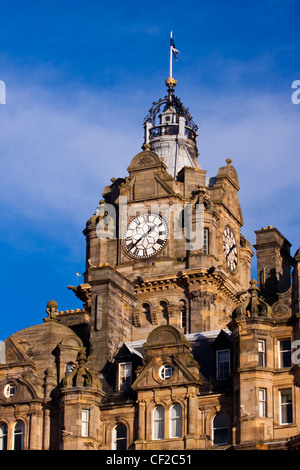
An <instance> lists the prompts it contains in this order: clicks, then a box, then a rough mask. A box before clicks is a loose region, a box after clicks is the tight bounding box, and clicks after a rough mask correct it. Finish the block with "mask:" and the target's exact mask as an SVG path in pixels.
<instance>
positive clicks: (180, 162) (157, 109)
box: [143, 32, 200, 179]
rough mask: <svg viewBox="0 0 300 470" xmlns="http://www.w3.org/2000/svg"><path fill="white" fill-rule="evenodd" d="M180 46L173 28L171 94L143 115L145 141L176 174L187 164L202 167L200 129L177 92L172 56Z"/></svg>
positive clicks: (168, 88)
mask: <svg viewBox="0 0 300 470" xmlns="http://www.w3.org/2000/svg"><path fill="white" fill-rule="evenodd" d="M178 52H179V51H178V50H177V49H176V48H175V44H174V41H173V37H172V32H171V44H170V70H169V75H170V76H169V77H168V78H167V79H166V80H165V84H166V86H167V90H168V94H167V95H165V96H164V98H161V99H159V100H158V101H157V102H154V103H153V105H152V107H151V109H150V110H149V113H148V115H147V116H146V118H145V119H144V129H145V139H144V145H143V148H145V146H149V145H150V149H151V150H152V151H153V152H155V153H156V154H157V155H158V156H159V157H160V158H161V159H162V160H163V162H164V163H165V164H166V166H167V171H168V173H169V174H170V175H171V176H173V178H175V179H176V178H177V176H178V173H179V171H180V170H181V169H182V168H183V167H184V166H188V167H194V168H198V169H200V165H199V163H198V160H197V157H198V149H197V142H196V140H197V130H198V127H197V126H196V124H195V123H194V121H193V118H192V116H191V115H190V113H189V110H188V109H187V108H185V107H184V106H183V104H182V103H181V101H180V99H179V98H177V97H176V96H175V95H174V88H175V86H176V84H177V80H176V78H174V77H172V75H173V65H172V59H173V56H174V57H175V59H176V57H177V54H178Z"/></svg>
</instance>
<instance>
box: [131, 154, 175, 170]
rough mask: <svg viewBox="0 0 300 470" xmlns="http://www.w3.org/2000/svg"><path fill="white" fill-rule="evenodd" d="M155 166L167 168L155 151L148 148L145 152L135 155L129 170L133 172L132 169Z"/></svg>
mask: <svg viewBox="0 0 300 470" xmlns="http://www.w3.org/2000/svg"><path fill="white" fill-rule="evenodd" d="M153 167H162V168H166V165H165V164H164V163H163V161H162V160H161V159H160V158H159V156H158V155H157V154H156V153H155V152H152V151H151V150H149V149H146V150H144V151H143V152H140V153H138V154H137V155H136V156H135V157H133V159H132V160H131V163H130V165H129V167H128V172H129V173H131V172H132V171H137V170H142V169H145V168H153Z"/></svg>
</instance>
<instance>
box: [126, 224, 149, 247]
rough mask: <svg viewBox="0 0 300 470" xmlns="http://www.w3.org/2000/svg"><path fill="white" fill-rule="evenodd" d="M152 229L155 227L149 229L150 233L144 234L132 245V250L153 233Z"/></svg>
mask: <svg viewBox="0 0 300 470" xmlns="http://www.w3.org/2000/svg"><path fill="white" fill-rule="evenodd" d="M152 228H153V226H152V227H150V228H149V229H148V232H146V233H144V234H143V235H142V236H141V237H140V238H139V239H138V240H137V241H136V242H135V243H134V244H133V245H132V247H131V249H132V248H134V247H135V246H136V245H137V244H138V243H139V242H140V241H141V240H143V238H145V237H147V235H149V233H150V232H151V231H152Z"/></svg>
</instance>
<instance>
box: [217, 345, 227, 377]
mask: <svg viewBox="0 0 300 470" xmlns="http://www.w3.org/2000/svg"><path fill="white" fill-rule="evenodd" d="M229 374H230V350H229V349H221V350H219V351H216V375H217V380H224V379H228V377H229Z"/></svg>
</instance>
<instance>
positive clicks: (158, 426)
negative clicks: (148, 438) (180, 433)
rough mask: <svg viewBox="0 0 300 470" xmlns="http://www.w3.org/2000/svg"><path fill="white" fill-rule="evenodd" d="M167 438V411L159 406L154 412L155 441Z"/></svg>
mask: <svg viewBox="0 0 300 470" xmlns="http://www.w3.org/2000/svg"><path fill="white" fill-rule="evenodd" d="M164 437H165V409H164V407H163V406H162V405H158V406H156V407H155V408H154V410H153V439H164Z"/></svg>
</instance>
